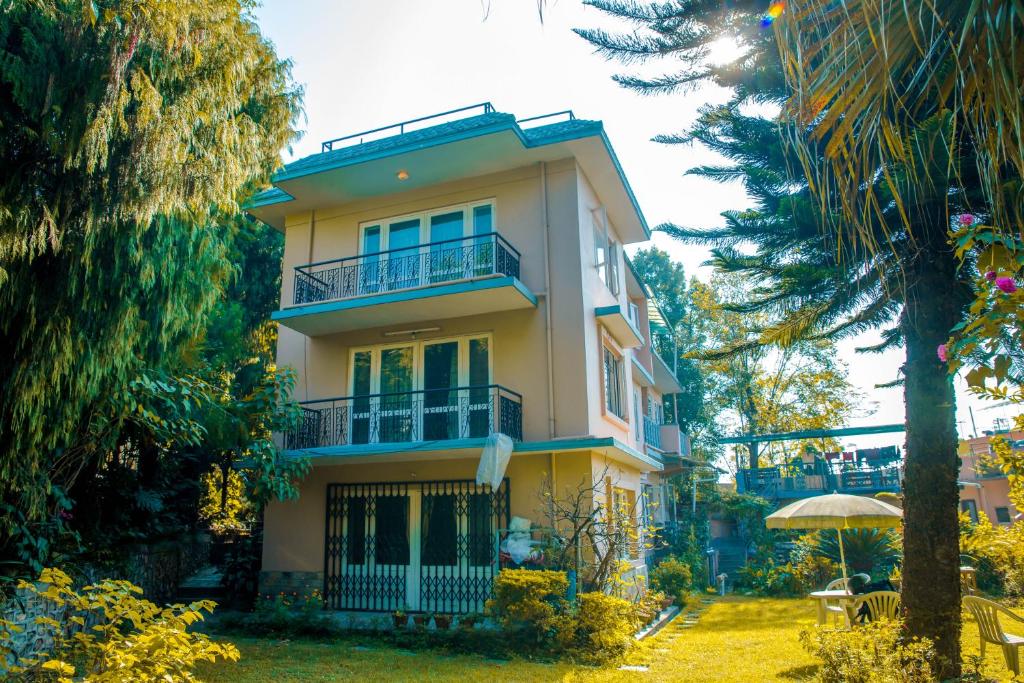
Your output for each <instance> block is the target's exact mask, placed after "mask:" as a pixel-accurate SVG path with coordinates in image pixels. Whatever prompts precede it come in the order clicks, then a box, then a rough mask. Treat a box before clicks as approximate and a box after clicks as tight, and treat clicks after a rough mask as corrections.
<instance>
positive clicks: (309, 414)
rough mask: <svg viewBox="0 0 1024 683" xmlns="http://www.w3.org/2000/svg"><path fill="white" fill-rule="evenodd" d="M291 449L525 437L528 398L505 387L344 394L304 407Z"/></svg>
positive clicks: (288, 442)
mask: <svg viewBox="0 0 1024 683" xmlns="http://www.w3.org/2000/svg"><path fill="white" fill-rule="evenodd" d="M299 405H300V406H301V408H302V417H301V420H300V422H299V425H298V426H297V428H296V429H295V430H293V431H291V432H288V433H286V434H285V435H284V447H285V450H308V449H314V448H328V447H335V446H358V445H372V444H401V443H417V442H444V441H455V440H458V439H479V438H484V437H487V436H490V435H491V434H494V433H498V432H500V433H502V434H506V435H507V436H509V437H511V438H512V439H513V440H514V441H522V438H523V397H522V396H521V395H520V394H518V393H516V392H514V391H512V390H511V389H507V388H505V387H503V386H500V385H497V384H492V385H486V386H468V387H454V388H450V389H426V390H419V391H406V392H396V393H387V394H373V395H362V396H343V397H339V398H330V399H324V400H318V401H304V402H301V403H300V404H299Z"/></svg>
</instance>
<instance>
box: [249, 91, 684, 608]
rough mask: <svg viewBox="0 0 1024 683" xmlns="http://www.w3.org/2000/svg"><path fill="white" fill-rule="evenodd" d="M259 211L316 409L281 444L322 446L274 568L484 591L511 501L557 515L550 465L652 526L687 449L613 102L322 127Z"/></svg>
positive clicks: (362, 587) (267, 573)
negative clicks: (586, 108) (518, 114)
mask: <svg viewBox="0 0 1024 683" xmlns="http://www.w3.org/2000/svg"><path fill="white" fill-rule="evenodd" d="M249 211H250V213H251V214H252V215H253V216H255V217H257V218H258V219H260V220H262V221H263V222H265V223H266V224H268V225H270V226H273V227H274V228H276V229H277V230H280V231H282V232H283V233H284V235H285V248H284V264H283V280H282V291H281V309H280V310H279V311H277V312H276V313H275V314H274V316H273V318H274V320H276V321H277V322H278V323H279V325H280V335H279V340H278V364H279V365H280V366H282V367H283V366H290V367H292V368H294V369H295V371H296V373H297V377H298V383H297V388H296V392H295V398H296V399H297V400H298V401H300V403H301V408H302V421H301V424H300V425H299V426H298V427H297V429H295V430H294V431H293V432H291V433H288V434H283V435H281V445H282V447H283V449H284V450H285V451H286V453H289V454H295V455H303V456H307V457H309V458H310V460H311V462H312V469H311V473H310V475H309V476H308V477H307V478H306V480H305V481H304V482H303V483H302V484H301V495H300V497H299V498H298V499H297V500H294V501H289V502H277V503H273V504H271V505H270V506H269V507H268V508H267V510H266V513H265V523H264V550H263V564H262V570H263V572H262V575H261V588H262V589H263V590H265V591H273V592H277V591H279V590H288V591H292V590H302V591H308V590H311V589H314V588H316V589H320V590H322V591H323V595H324V598H325V601H326V604H327V606H328V607H330V608H334V609H343V610H367V611H387V610H394V609H398V608H404V609H407V610H410V611H418V610H422V611H443V612H466V611H476V610H479V609H481V607H482V605H483V601H484V600H485V599H486V598H487V596H488V594H489V592H490V588H491V580H492V578H493V576H494V575H495V573H496V572H497V571H498V570H499V567H500V566H501V555H502V552H501V539H502V538H503V537H505V535H506V534H507V530H508V529H509V527H510V526H512V525H513V518H514V517H521V518H525V519H526V520H529V521H530V523H531V524H533V525H534V526H543V525H544V524H545V520H544V519H543V518H542V515H541V512H540V511H541V509H542V504H541V495H542V492H543V491H544V490H545V489H546V487H547V488H549V489H550V490H552V491H554V493H555V495H559V494H560V492H565V491H569V490H576V489H577V488H579V486H580V485H581V484H582V485H585V484H587V483H588V482H593V484H594V498H595V500H594V504H595V505H602V506H605V507H606V508H607V507H609V506H612V505H614V504H618V503H620V502H625V503H627V504H628V505H629V506H630V508H631V509H634V510H637V511H638V512H637V514H635V515H634V516H633V517H632V518H631V523H632V524H634V525H636V526H637V527H639V526H641V525H642V524H643V521H642V517H644V516H645V515H644V514H643V513H648V512H649V511H648V510H645V509H644V505H643V503H644V500H646V498H645V497H644V495H643V494H644V491H645V487H647V490H648V491H649V492H650V491H653V492H655V493H657V492H658V490H659V487H660V486H661V485H662V481H661V480H660V479H659V475H658V473H659V472H660V471H662V470H663V468H664V466H665V462H666V461H667V460H666V459H667V458H669V457H670V456H671V454H673V453H675V454H678V453H679V452H680V451H681V450H682V448H681V445H680V435H679V430H678V428H677V427H675V426H674V425H665V424H662V423H663V422H664V420H663V419H662V415H663V410H662V401H663V398H662V397H663V395H664V394H666V393H671V392H676V391H679V388H678V385H677V384H676V380H675V379H674V377H673V376H672V372H671V371H670V370H669V369H668V368H667V366H666V365H665V363H664V362H663V361H662V360H661V359H660V358H659V357H658V355H657V354H656V353H653V352H652V349H651V346H650V343H651V334H650V321H649V315H650V314H652V313H653V314H655V315H656V308H654V307H652V306H651V304H650V302H649V300H648V295H647V290H646V288H645V286H644V285H643V283H642V282H640V280H639V278H638V277H637V276H636V274H635V273H634V272H633V271H632V269H631V268H630V267H629V266H628V261H627V260H626V259H625V255H624V253H623V245H626V244H630V243H636V242H642V241H645V240H647V239H648V238H649V237H650V233H649V230H648V228H647V225H646V223H645V221H644V217H643V214H642V213H641V211H640V208H639V206H638V205H637V202H636V199H635V197H634V196H633V193H632V191H631V190H630V187H629V184H628V182H627V181H626V177H625V175H624V173H623V169H622V168H621V166H620V164H619V162H618V160H617V159H616V156H615V153H614V152H613V150H612V147H611V144H610V142H609V140H608V138H607V136H606V135H605V133H604V130H603V127H602V125H601V123H600V122H599V121H585V120H579V119H576V118H575V117H574V116H573V115H572V114H571V113H570V112H563V113H562V114H560V115H554V116H552V117H540V118H537V119H531V120H520V121H517V120H516V119H515V117H514V116H511V115H509V114H505V113H499V112H497V111H495V110H494V109H493V107H491V106H490V105H489V104H487V105H480V106H479V107H476V108H467V109H465V110H456V111H454V112H447V113H446V114H444V115H438V116H437V117H427V118H426V119H420V120H417V121H411V122H405V123H402V124H396V125H395V126H388V127H386V128H383V129H378V130H375V131H370V132H368V133H361V134H357V135H355V136H348V137H347V138H341V139H338V140H332V141H328V142H325V143H324V144H323V149H322V152H321V153H319V154H314V155H312V156H309V157H306V158H304V159H301V160H299V161H296V162H294V163H291V164H289V165H287V166H285V167H284V168H283V169H282V170H280V171H279V172H278V173H277V174H275V176H274V178H273V187H272V188H271V189H269V190H267V191H264V192H262V193H260V194H259V195H258V196H257V197H255V198H254V200H253V201H252V203H251V206H250V207H249ZM494 433H502V434H505V435H507V436H508V437H510V438H511V439H512V441H513V442H514V448H513V451H512V455H511V458H510V460H509V463H508V466H507V469H506V472H505V476H504V481H503V482H502V484H501V485H500V486H499V487H498V488H497V489H496V490H492V489H491V487H490V486H489V485H487V484H477V483H476V480H475V479H476V472H477V468H478V464H479V461H480V457H481V452H482V449H483V447H484V444H485V441H486V439H487V437H488V436H490V435H491V434H494ZM641 499H644V500H641ZM664 514H665V510H664V508H662V509H661V510H660V511H656V512H649V514H647V515H646V516H647V517H651V518H653V519H654V521H657V520H658V519H660V518H661V517H662V516H663V515H664ZM520 524H522V522H521V521H520ZM625 559H626V560H627V561H628V562H630V563H631V564H632V565H633V570H634V571H635V572H638V573H643V572H644V571H645V569H644V557H643V552H642V551H641V550H639V549H634V550H633V551H631V552H629V553H627V554H626V556H625Z"/></svg>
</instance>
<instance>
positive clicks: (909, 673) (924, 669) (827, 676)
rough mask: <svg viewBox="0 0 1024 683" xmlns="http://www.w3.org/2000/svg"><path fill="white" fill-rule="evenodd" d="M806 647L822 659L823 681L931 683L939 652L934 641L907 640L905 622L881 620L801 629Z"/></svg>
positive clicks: (821, 672) (829, 682)
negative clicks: (844, 626) (847, 628)
mask: <svg viewBox="0 0 1024 683" xmlns="http://www.w3.org/2000/svg"><path fill="white" fill-rule="evenodd" d="M800 642H801V643H803V646H804V648H805V649H806V650H807V651H808V652H810V653H811V654H812V655H814V656H815V657H817V658H819V659H820V660H821V662H822V664H821V668H820V669H819V670H818V674H817V677H816V680H817V681H819V682H820V683H930V682H931V681H933V680H935V679H934V676H933V675H932V665H933V664H934V662H935V658H936V654H935V649H934V647H933V646H932V643H931V641H928V640H918V639H916V638H915V639H913V640H909V641H904V640H903V624H902V622H900V621H898V620H896V621H889V620H880V621H875V622H870V623H868V624H866V625H864V626H863V627H857V628H855V629H853V630H851V631H833V630H830V629H814V630H805V631H802V632H801V633H800Z"/></svg>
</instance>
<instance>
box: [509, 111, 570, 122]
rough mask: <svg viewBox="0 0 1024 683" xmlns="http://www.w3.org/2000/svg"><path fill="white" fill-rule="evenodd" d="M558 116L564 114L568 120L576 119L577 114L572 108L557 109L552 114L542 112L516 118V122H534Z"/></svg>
mask: <svg viewBox="0 0 1024 683" xmlns="http://www.w3.org/2000/svg"><path fill="white" fill-rule="evenodd" d="M556 116H564V117H566V120H567V121H575V120H576V114H574V113H573V112H572V109H566V110H565V111H556V112H552V113H550V114H541V115H540V116H529V117H527V118H525V119H516V123H518V124H524V123H532V122H534V121H541V120H543V119H553V118H555V117H556Z"/></svg>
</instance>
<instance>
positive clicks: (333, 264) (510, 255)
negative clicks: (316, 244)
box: [294, 232, 519, 304]
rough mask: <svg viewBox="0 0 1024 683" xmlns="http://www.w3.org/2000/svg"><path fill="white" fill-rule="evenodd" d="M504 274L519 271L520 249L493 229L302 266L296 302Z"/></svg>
mask: <svg viewBox="0 0 1024 683" xmlns="http://www.w3.org/2000/svg"><path fill="white" fill-rule="evenodd" d="M499 274H500V275H510V276H512V277H515V278H518V277H519V252H518V251H516V249H515V248H514V247H513V246H512V245H511V244H509V243H508V241H507V240H506V239H505V238H504V237H502V236H501V235H499V234H498V233H496V232H490V233H486V234H483V235H473V236H472V237H457V238H455V239H450V240H441V241H439V242H430V243H428V244H421V245H419V246H416V247H407V248H403V249H392V250H390V251H381V252H376V253H373V254H362V255H360V256H349V257H346V258H341V259H333V260H331V261H319V262H317V263H310V264H307V265H304V266H296V267H295V296H294V302H295V303H296V304H308V303H315V302H318V301H330V300H332V299H349V298H352V297H356V296H363V295H367V294H381V293H384V292H392V291H395V290H398V289H410V288H412V287H423V286H425V285H436V284H442V283H445V282H455V281H458V280H469V279H471V278H477V277H485V276H487V275H499Z"/></svg>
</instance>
